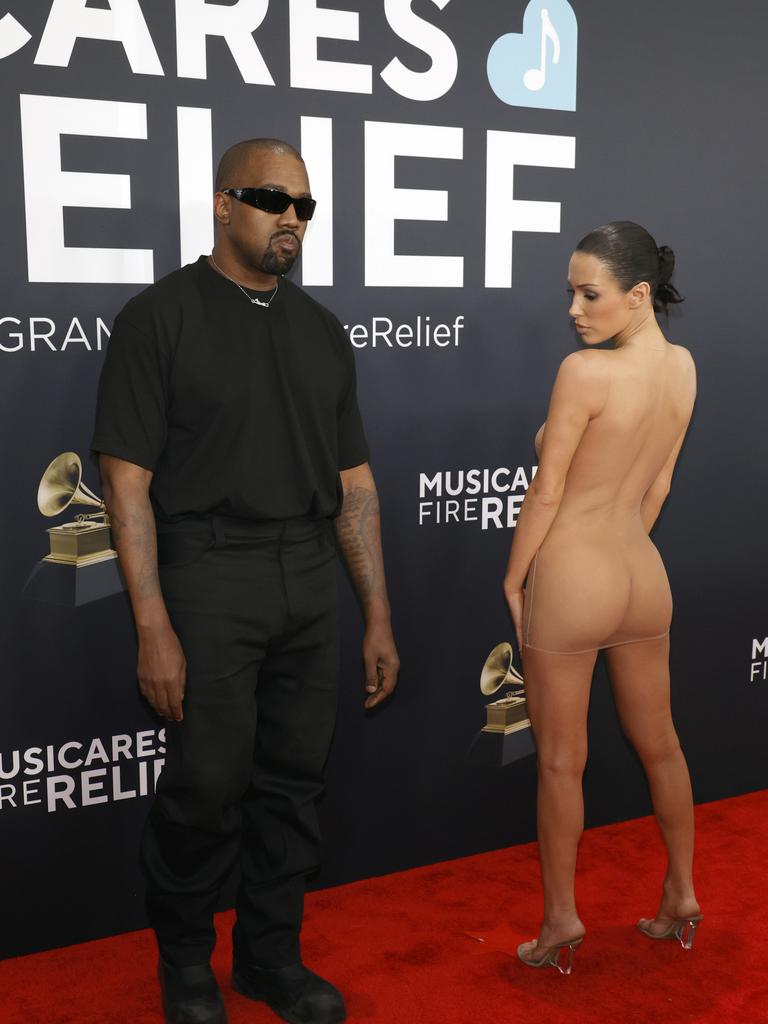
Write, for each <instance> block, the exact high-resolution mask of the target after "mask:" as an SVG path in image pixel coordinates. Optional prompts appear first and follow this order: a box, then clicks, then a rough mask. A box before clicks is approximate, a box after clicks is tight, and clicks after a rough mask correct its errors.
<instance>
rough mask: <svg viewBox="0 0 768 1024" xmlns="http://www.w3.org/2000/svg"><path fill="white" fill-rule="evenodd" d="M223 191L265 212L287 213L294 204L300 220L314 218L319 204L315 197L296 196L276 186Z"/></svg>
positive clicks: (226, 189) (226, 194)
mask: <svg viewBox="0 0 768 1024" xmlns="http://www.w3.org/2000/svg"><path fill="white" fill-rule="evenodd" d="M221 191H222V193H223V194H224V195H225V196H234V197H235V199H239V200H240V202H241V203H247V204H248V206H255V207H256V209H257V210H263V211H264V212H265V213H285V211H286V210H287V209H288V207H289V206H293V208H294V210H295V211H296V216H297V217H298V219H299V220H312V214H313V213H314V212H315V207H316V206H317V202H316V201H315V200H314V199H309V198H307V196H300V197H299V198H295V197H294V196H291V195H288V193H287V192H280V191H279V190H278V189H276V188H223V189H222V190H221Z"/></svg>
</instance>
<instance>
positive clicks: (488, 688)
mask: <svg viewBox="0 0 768 1024" xmlns="http://www.w3.org/2000/svg"><path fill="white" fill-rule="evenodd" d="M524 685H525V684H524V682H523V677H522V676H521V675H520V673H519V672H518V671H517V669H516V668H515V667H514V666H513V664H512V644H508V643H503V644H498V645H497V646H496V647H494V648H493V650H492V651H491V653H490V654H489V655H488V657H487V658H486V660H485V664H484V665H483V671H482V672H481V674H480V689H481V691H482V692H483V693H484V694H485V695H486V697H490V695H491V694H492V693H496V691H497V690H500V689H501V688H502V686H521V687H522V686H524Z"/></svg>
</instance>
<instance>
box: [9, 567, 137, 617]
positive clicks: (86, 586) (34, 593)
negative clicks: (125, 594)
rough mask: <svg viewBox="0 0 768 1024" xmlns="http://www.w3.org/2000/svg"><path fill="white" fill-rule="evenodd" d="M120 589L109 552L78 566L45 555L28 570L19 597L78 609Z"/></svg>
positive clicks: (121, 583) (121, 584) (121, 588)
mask: <svg viewBox="0 0 768 1024" xmlns="http://www.w3.org/2000/svg"><path fill="white" fill-rule="evenodd" d="M123 590H125V583H124V582H123V577H122V575H121V574H120V569H119V567H118V563H117V559H116V558H115V557H114V555H112V554H107V555H106V557H104V556H103V555H102V557H95V558H93V559H92V560H90V561H89V562H88V563H86V564H82V563H81V564H79V565H75V564H72V563H68V562H60V561H56V560H54V559H51V557H50V555H49V556H47V557H46V558H44V559H43V560H42V561H40V562H38V563H37V565H36V566H35V568H34V569H33V570H32V572H31V573H30V576H29V579H28V580H27V582H26V585H25V587H24V591H23V596H24V598H25V600H27V601H43V602H45V603H46V604H62V605H68V606H69V607H74V608H78V607H80V605H84V604H90V602H91V601H100V600H101V599H102V598H105V597H111V596H112V595H113V594H119V593H121V592H122V591H123Z"/></svg>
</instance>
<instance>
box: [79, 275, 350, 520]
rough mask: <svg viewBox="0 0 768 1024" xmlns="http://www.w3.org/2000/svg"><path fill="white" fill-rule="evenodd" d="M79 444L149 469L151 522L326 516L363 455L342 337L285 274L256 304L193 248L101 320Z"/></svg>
mask: <svg viewBox="0 0 768 1024" xmlns="http://www.w3.org/2000/svg"><path fill="white" fill-rule="evenodd" d="M253 294H259V295H260V297H261V298H262V299H264V300H266V299H268V298H269V293H267V294H261V293H253ZM91 447H92V448H93V450H94V451H97V452H103V453H105V454H107V455H114V456H116V457H117V458H120V459H125V460H126V461H128V462H133V463H136V465H139V466H143V467H144V468H145V469H149V470H152V472H153V474H154V476H153V479H152V485H151V489H150V496H151V499H152V505H153V507H154V510H155V515H156V517H157V519H158V520H159V521H160V522H176V521H179V520H182V519H185V518H189V517H198V516H207V515H213V514H216V515H224V516H227V515H228V516H237V517H240V518H246V519H253V520H265V519H292V518H296V517H300V516H308V517H310V518H312V519H319V518H323V517H327V516H332V515H334V514H335V513H336V512H337V511H338V507H339V501H340V497H341V487H340V481H339V470H342V469H349V468H351V467H352V466H358V465H360V464H361V463H363V462H366V461H367V459H368V448H367V445H366V440H365V434H364V432H363V426H362V422H361V419H360V412H359V410H358V406H357V396H356V381H355V365H354V358H353V355H352V350H351V347H350V344H349V340H348V338H347V336H346V334H345V332H344V329H343V328H342V326H341V324H340V323H339V321H338V320H337V319H336V317H334V316H333V314H332V313H330V312H329V311H328V310H327V309H325V307H323V306H321V305H320V304H319V303H318V302H315V300H314V299H312V298H310V296H309V295H307V294H306V292H304V291H302V289H301V288H298V287H297V286H296V285H294V284H292V283H291V282H290V281H288V280H285V279H284V278H283V279H280V283H279V288H278V291H277V294H276V295H275V297H274V299H273V300H272V302H271V304H270V306H269V308H268V309H267V308H264V307H262V306H258V305H254V304H252V303H251V302H249V301H248V298H247V297H246V296H245V295H243V294H242V292H240V290H239V289H238V288H237V286H236V285H234V284H233V283H232V282H231V281H228V280H227V279H226V278H224V277H222V276H221V275H220V274H217V273H216V271H214V270H213V268H212V267H211V266H210V265H209V264H208V262H207V259H206V257H205V256H201V257H200V259H199V260H198V261H197V262H196V263H191V264H189V265H188V266H185V267H182V268H181V269H180V270H177V271H175V272H174V273H172V274H169V275H168V276H167V277H164V278H163V279H162V280H160V281H157V282H156V283H155V284H153V285H151V286H150V287H149V288H147V289H146V290H145V291H143V292H141V293H140V294H139V295H137V296H135V298H133V299H131V300H130V302H129V303H128V304H127V305H126V306H125V308H124V309H123V310H122V312H121V313H120V314H119V315H118V317H117V319H116V320H115V326H114V329H113V332H112V336H111V338H110V342H109V348H108V351H107V356H106V360H105V362H104V368H103V370H102V374H101V381H100V384H99V394H98V401H97V410H96V428H95V431H94V436H93V441H92V442H91Z"/></svg>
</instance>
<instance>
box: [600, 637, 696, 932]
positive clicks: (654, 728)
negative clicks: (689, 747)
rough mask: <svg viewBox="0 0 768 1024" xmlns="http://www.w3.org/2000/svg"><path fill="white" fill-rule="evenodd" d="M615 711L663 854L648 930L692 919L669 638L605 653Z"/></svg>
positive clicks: (684, 774)
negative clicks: (646, 792) (637, 764)
mask: <svg viewBox="0 0 768 1024" xmlns="http://www.w3.org/2000/svg"><path fill="white" fill-rule="evenodd" d="M606 658H607V661H608V670H609V672H610V676H611V683H612V686H613V692H614V695H615V698H616V706H617V709H618V712H619V717H620V719H621V724H622V727H623V729H624V732H625V733H626V735H627V738H628V739H629V741H630V742H631V743H632V745H633V747H634V748H635V750H636V751H637V753H638V756H639V757H640V760H641V761H642V764H643V768H644V769H645V774H646V776H647V777H648V784H649V786H650V790H651V800H652V801H653V810H654V813H655V814H656V820H657V821H658V823H659V828H660V829H661V834H662V836H663V838H664V843H665V845H666V848H667V858H668V865H667V872H666V876H665V878H664V887H663V893H662V899H661V904H660V907H659V912H658V913H657V915H656V918H655V920H654V923H653V926H652V930H653V931H657V932H663V931H664V930H665V929H666V928H668V926H669V924H670V923H671V921H672V920H674V919H675V918H678V917H685V916H687V915H692V914H696V913H698V911H699V905H698V903H697V902H696V896H695V893H694V889H693V798H692V795H691V781H690V776H689V775H688V766H687V765H686V762H685V757H684V756H683V752H682V750H681V749H680V742H679V740H678V738H677V733H676V732H675V727H674V725H673V723H672V714H671V710H670V703H669V637H662V638H661V639H658V640H644V641H641V642H639V643H630V644H622V645H620V646H618V647H612V648H609V649H608V650H607V651H606Z"/></svg>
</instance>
